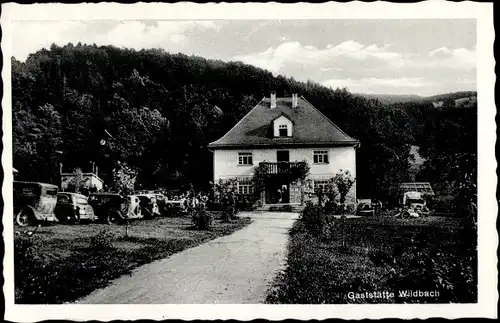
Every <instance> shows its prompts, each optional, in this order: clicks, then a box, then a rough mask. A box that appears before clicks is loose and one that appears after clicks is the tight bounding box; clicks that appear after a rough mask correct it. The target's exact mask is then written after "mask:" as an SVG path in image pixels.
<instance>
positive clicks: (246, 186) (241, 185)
mask: <svg viewBox="0 0 500 323" xmlns="http://www.w3.org/2000/svg"><path fill="white" fill-rule="evenodd" d="M238 194H242V195H248V194H253V183H252V182H238Z"/></svg>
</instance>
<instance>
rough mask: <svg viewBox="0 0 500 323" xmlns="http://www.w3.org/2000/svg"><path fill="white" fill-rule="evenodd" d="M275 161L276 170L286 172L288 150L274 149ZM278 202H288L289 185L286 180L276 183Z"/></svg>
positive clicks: (288, 166) (288, 158)
mask: <svg viewBox="0 0 500 323" xmlns="http://www.w3.org/2000/svg"><path fill="white" fill-rule="evenodd" d="M276 161H277V162H278V172H279V173H282V174H286V173H288V171H289V168H290V164H289V163H288V162H289V161H290V152H289V151H288V150H278V151H276ZM278 203H290V185H289V183H287V182H281V183H279V184H278Z"/></svg>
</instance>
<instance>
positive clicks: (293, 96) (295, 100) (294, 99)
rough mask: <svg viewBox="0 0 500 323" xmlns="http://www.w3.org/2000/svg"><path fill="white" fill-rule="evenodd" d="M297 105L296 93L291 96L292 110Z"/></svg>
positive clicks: (297, 97)
mask: <svg viewBox="0 0 500 323" xmlns="http://www.w3.org/2000/svg"><path fill="white" fill-rule="evenodd" d="M298 105H299V96H298V94H297V93H293V94H292V108H296V107H297V106H298Z"/></svg>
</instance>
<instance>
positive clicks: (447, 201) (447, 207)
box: [427, 195, 455, 212]
mask: <svg viewBox="0 0 500 323" xmlns="http://www.w3.org/2000/svg"><path fill="white" fill-rule="evenodd" d="M454 199H455V197H454V196H452V195H444V196H434V197H432V198H429V199H427V206H428V207H429V209H430V210H432V211H436V212H452V211H453V204H454V203H453V202H454Z"/></svg>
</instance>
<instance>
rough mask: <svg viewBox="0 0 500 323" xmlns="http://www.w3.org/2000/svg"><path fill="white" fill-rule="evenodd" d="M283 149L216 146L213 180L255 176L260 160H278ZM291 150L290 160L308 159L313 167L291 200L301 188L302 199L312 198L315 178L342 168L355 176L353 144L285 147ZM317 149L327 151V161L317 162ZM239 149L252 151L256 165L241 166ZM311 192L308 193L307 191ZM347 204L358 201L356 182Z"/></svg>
mask: <svg viewBox="0 0 500 323" xmlns="http://www.w3.org/2000/svg"><path fill="white" fill-rule="evenodd" d="M277 150H282V149H275V148H274V149H240V150H236V149H216V150H215V151H214V182H217V181H219V180H220V179H222V180H225V179H231V178H245V177H251V176H253V169H254V167H255V166H257V165H258V164H259V163H260V162H263V161H267V162H276V151H277ZM286 150H288V151H289V152H290V161H291V162H293V161H304V160H305V161H307V163H308V164H309V167H310V172H309V177H308V180H307V181H306V182H305V183H303V185H302V187H301V188H300V189H299V188H294V189H293V192H292V191H291V193H292V195H293V197H291V201H292V200H293V202H298V199H299V198H298V194H299V193H298V191H300V194H301V195H302V196H305V198H303V197H301V202H304V201H306V200H307V199H308V197H309V198H313V191H314V180H321V179H330V178H332V177H333V176H335V175H336V174H337V173H339V172H340V171H341V170H348V171H349V172H350V173H351V175H352V177H353V178H356V149H355V148H354V147H352V146H351V147H331V148H293V149H286ZM315 150H328V153H329V163H328V164H314V163H313V152H314V151H315ZM239 152H252V157H253V165H238V153H239ZM308 192H309V193H308ZM346 202H347V203H348V204H354V203H355V202H356V183H354V185H353V187H352V188H351V190H350V192H349V194H348V196H347V201H346Z"/></svg>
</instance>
